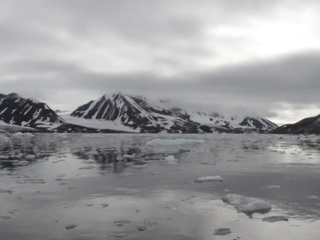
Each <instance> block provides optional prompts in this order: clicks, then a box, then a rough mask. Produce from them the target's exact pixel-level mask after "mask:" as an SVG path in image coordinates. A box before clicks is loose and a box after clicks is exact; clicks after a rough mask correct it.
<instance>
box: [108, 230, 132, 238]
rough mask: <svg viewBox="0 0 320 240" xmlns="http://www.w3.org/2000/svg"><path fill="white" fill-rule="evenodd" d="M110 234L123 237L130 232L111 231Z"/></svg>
mask: <svg viewBox="0 0 320 240" xmlns="http://www.w3.org/2000/svg"><path fill="white" fill-rule="evenodd" d="M108 236H110V237H117V238H122V237H127V236H128V234H127V233H125V232H117V231H109V232H108Z"/></svg>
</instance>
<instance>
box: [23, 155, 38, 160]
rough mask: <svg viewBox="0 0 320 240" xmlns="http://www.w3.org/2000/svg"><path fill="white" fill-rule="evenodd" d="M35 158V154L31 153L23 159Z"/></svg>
mask: <svg viewBox="0 0 320 240" xmlns="http://www.w3.org/2000/svg"><path fill="white" fill-rule="evenodd" d="M35 158H36V155H33V154H29V155H27V156H26V157H25V159H26V160H28V161H31V160H34V159H35Z"/></svg>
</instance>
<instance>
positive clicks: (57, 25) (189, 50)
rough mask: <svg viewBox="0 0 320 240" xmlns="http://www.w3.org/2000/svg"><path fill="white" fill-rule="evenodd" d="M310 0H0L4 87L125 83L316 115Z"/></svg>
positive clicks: (65, 102) (289, 119)
mask: <svg viewBox="0 0 320 240" xmlns="http://www.w3.org/2000/svg"><path fill="white" fill-rule="evenodd" d="M319 12H320V1H318V0H305V1H301V0H201V1H198V0H90V1H89V0H10V1H7V0H0V53H1V54H0V66H1V67H0V88H1V90H0V92H2V93H10V92H17V93H19V94H21V95H22V96H26V97H32V98H36V99H38V100H40V101H44V102H46V103H48V105H49V106H50V107H51V108H53V109H62V110H74V109H75V108H77V107H78V106H79V105H82V104H84V103H86V102H88V101H89V100H93V99H97V98H99V97H100V96H101V95H103V94H105V93H107V94H112V93H114V92H118V91H121V92H123V93H127V94H134V95H143V96H146V97H149V98H152V99H168V100H172V101H173V102H180V103H183V104H184V105H185V106H192V107H194V108H199V109H206V110H207V111H222V112H223V111H234V112H235V113H236V112H249V113H254V114H256V115H260V116H262V117H266V118H269V119H270V120H272V121H274V122H276V123H278V124H280V125H281V124H285V123H293V122H296V121H298V120H300V119H302V118H305V117H309V116H313V115H317V114H319V113H320V100H319V98H318V94H319V89H320V77H319V76H320V21H319Z"/></svg>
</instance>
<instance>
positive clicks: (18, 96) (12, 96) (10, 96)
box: [6, 92, 22, 99]
mask: <svg viewBox="0 0 320 240" xmlns="http://www.w3.org/2000/svg"><path fill="white" fill-rule="evenodd" d="M6 98H8V99H10V98H22V97H21V96H20V95H19V94H18V93H15V92H12V93H9V94H8V95H7V96H6Z"/></svg>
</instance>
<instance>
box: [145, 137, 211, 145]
mask: <svg viewBox="0 0 320 240" xmlns="http://www.w3.org/2000/svg"><path fill="white" fill-rule="evenodd" d="M200 143H205V140H202V139H159V138H157V139H153V140H151V141H149V142H147V143H146V145H147V146H162V147H170V146H180V145H194V144H200Z"/></svg>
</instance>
